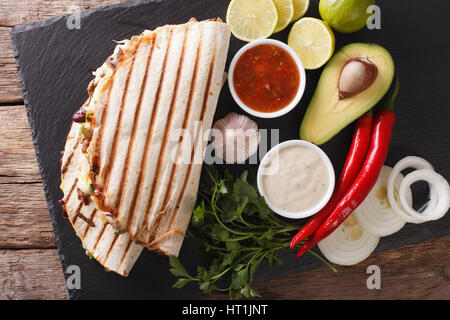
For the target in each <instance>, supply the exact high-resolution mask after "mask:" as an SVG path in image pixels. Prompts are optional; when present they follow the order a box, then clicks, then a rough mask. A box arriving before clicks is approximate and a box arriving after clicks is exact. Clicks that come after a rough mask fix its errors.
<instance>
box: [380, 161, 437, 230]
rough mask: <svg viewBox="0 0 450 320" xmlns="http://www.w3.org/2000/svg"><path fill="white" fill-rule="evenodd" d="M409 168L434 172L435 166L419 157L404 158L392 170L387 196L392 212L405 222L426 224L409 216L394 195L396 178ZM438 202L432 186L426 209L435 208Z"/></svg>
mask: <svg viewBox="0 0 450 320" xmlns="http://www.w3.org/2000/svg"><path fill="white" fill-rule="evenodd" d="M407 168H414V169H417V170H420V169H429V170H434V169H433V166H432V165H431V164H430V163H429V162H428V161H427V160H425V159H423V158H419V157H413V156H409V157H406V158H403V159H402V160H400V161H399V162H397V164H396V165H395V166H394V168H393V169H392V171H391V174H390V175H389V178H388V183H387V194H388V199H389V203H390V205H391V207H392V210H394V212H395V213H396V214H397V215H398V216H399V217H400V218H401V219H403V220H404V221H406V222H411V223H422V222H424V221H423V220H420V219H418V218H417V217H415V216H412V215H410V214H408V212H406V211H405V209H404V208H403V205H402V204H401V201H400V204H399V203H398V202H397V201H396V199H395V195H394V191H395V190H394V181H395V178H396V177H397V176H398V175H399V174H400V173H401V172H402V171H403V170H405V169H407ZM399 197H400V200H401V196H400V194H399ZM404 200H405V201H406V200H407V199H404ZM436 201H437V197H436V191H435V190H434V188H433V187H432V186H430V201H429V202H428V204H427V205H426V207H433V206H434V205H435V203H436ZM424 208H425V206H424Z"/></svg>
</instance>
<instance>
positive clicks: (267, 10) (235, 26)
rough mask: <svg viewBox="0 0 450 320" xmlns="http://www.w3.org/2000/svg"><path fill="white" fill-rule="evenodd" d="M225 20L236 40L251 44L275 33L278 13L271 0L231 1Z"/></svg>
mask: <svg viewBox="0 0 450 320" xmlns="http://www.w3.org/2000/svg"><path fill="white" fill-rule="evenodd" d="M226 20H227V23H228V24H229V25H230V26H231V32H232V33H233V35H234V36H235V37H236V38H238V39H240V40H243V41H247V42H251V41H254V40H258V39H265V38H268V37H269V36H270V35H271V34H272V33H273V32H274V31H275V28H276V27H277V24H278V11H277V7H276V6H275V4H274V3H273V1H272V0H232V1H231V2H230V4H229V5H228V10H227V19H226Z"/></svg>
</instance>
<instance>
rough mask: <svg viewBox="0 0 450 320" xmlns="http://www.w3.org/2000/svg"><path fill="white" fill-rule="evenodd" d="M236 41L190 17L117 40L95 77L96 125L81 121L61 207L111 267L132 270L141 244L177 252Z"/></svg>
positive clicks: (69, 154) (70, 143)
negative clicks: (111, 52) (230, 47)
mask: <svg viewBox="0 0 450 320" xmlns="http://www.w3.org/2000/svg"><path fill="white" fill-rule="evenodd" d="M229 39H230V27H229V26H228V25H227V24H225V23H223V22H222V21H221V20H220V19H212V20H206V21H201V22H198V21H197V20H195V19H191V20H190V21H189V22H188V23H185V24H181V25H167V26H163V27H159V28H157V29H155V30H153V31H150V30H146V31H144V32H143V33H142V34H141V35H139V36H134V37H132V38H131V39H130V40H124V41H121V42H119V45H117V46H116V48H115V50H114V53H113V55H111V56H110V57H109V58H108V59H107V60H106V62H105V63H104V64H103V65H102V66H101V67H100V68H99V69H97V70H96V71H95V73H94V75H95V79H94V80H93V81H92V82H91V83H90V85H89V88H88V93H89V96H90V98H89V100H88V102H87V103H86V105H85V106H83V109H84V110H85V111H86V114H87V115H89V117H87V118H89V120H88V121H86V122H85V123H83V124H78V123H74V124H73V126H72V130H71V133H70V134H69V137H68V140H67V143H66V151H65V154H64V162H63V167H62V168H63V170H62V171H63V172H62V180H63V191H64V199H63V204H64V205H65V207H66V210H67V212H68V215H69V219H70V220H71V222H72V224H73V226H74V229H75V231H76V232H77V235H78V236H79V237H80V238H81V240H82V242H83V245H84V247H85V248H86V249H87V250H88V251H89V252H90V253H91V254H92V255H93V257H94V258H96V259H97V260H98V261H99V262H100V263H102V264H103V265H105V266H106V267H107V268H108V269H111V270H113V271H116V272H118V273H120V274H126V273H127V271H128V272H129V270H130V269H131V267H132V266H133V264H134V262H135V261H136V259H137V256H138V255H139V254H140V252H141V250H142V246H145V247H147V248H148V249H150V250H155V251H158V252H160V253H163V254H166V255H176V256H177V255H178V253H179V251H180V248H181V245H182V243H183V239H184V235H185V232H186V229H187V227H188V224H189V221H190V217H191V214H192V210H193V208H194V205H195V201H196V197H197V189H198V184H199V180H200V174H201V168H202V163H203V157H204V151H205V148H206V143H207V140H208V129H210V128H211V125H212V120H213V116H214V113H215V110H216V106H217V101H218V97H219V93H220V90H221V88H222V84H223V78H224V69H225V62H226V59H227V53H228V46H229ZM80 130H81V133H80ZM71 158H73V159H78V160H77V161H75V162H74V164H72V162H73V161H70V159H71ZM74 190H75V191H74ZM80 217H81V219H80ZM90 224H91V225H95V227H93V226H90Z"/></svg>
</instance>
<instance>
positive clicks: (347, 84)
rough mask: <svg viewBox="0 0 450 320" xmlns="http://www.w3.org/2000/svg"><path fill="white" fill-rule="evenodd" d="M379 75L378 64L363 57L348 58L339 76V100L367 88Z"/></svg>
mask: <svg viewBox="0 0 450 320" xmlns="http://www.w3.org/2000/svg"><path fill="white" fill-rule="evenodd" d="M377 75H378V68H377V66H376V65H375V64H374V63H372V62H371V61H370V60H368V59H366V58H362V57H357V58H352V59H350V60H348V61H347V62H346V63H345V65H344V67H343V68H342V71H341V75H340V77H339V100H343V99H346V98H350V97H353V96H355V95H357V94H359V93H361V92H363V91H365V90H367V89H368V88H369V87H370V86H371V85H372V84H373V83H374V81H375V79H376V78H377Z"/></svg>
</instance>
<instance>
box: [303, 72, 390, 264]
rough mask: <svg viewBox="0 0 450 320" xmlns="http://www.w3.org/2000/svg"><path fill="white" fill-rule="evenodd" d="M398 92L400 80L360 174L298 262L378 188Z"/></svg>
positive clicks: (381, 114) (378, 116)
mask: <svg viewBox="0 0 450 320" xmlns="http://www.w3.org/2000/svg"><path fill="white" fill-rule="evenodd" d="M397 92H398V79H397V81H396V83H395V84H394V88H393V92H392V95H391V96H390V98H389V99H387V100H386V102H385V106H384V108H383V109H381V110H379V111H378V112H377V114H376V116H375V122H374V126H373V131H372V138H371V142H370V149H369V152H368V153H367V157H366V159H365V161H364V164H363V167H362V170H361V172H360V173H359V174H358V176H357V177H356V180H355V181H354V182H353V184H352V186H351V187H350V189H349V190H348V192H347V193H346V195H345V196H344V198H342V200H341V201H340V202H339V204H338V205H337V206H336V208H335V209H334V210H333V212H332V213H331V215H330V216H329V217H328V218H327V219H326V220H325V222H324V224H323V225H322V226H321V227H320V228H319V229H318V230H317V231H316V232H315V233H314V234H313V236H312V237H310V238H309V239H308V240H307V241H306V242H305V243H304V244H303V246H302V247H301V248H300V249H299V250H298V252H297V259H298V258H300V256H302V255H303V254H304V253H305V252H307V251H308V250H309V249H311V248H312V247H313V246H315V245H316V244H317V243H318V242H320V241H321V240H323V239H324V238H326V237H327V236H329V235H330V234H331V233H332V232H333V231H334V230H336V229H337V227H339V226H340V225H341V224H342V223H343V222H344V221H345V219H347V217H348V216H349V215H350V214H351V213H352V212H353V210H355V209H356V208H357V207H358V206H359V205H360V204H361V202H363V201H364V199H365V198H366V196H367V195H368V194H369V192H370V190H372V188H373V186H374V185H375V183H376V181H377V179H378V176H379V174H380V171H381V168H382V167H383V164H384V162H385V161H386V157H387V154H388V151H389V144H390V142H391V138H392V128H393V126H394V122H395V114H394V112H393V101H394V99H395V96H396V95H397Z"/></svg>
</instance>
